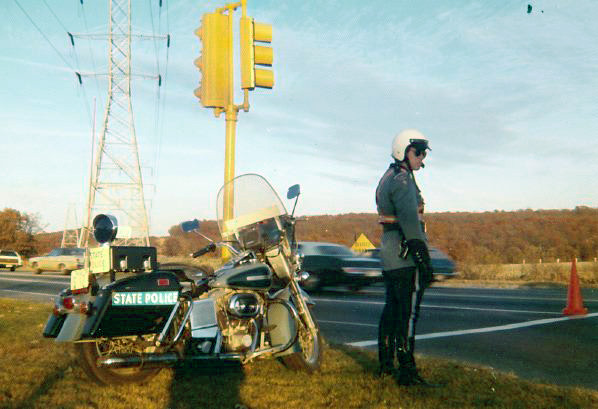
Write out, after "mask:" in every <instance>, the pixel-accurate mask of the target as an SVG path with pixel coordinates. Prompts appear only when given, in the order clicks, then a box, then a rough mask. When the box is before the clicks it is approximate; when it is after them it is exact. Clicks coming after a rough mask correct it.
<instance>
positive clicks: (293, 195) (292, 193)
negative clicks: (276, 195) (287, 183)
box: [287, 185, 301, 199]
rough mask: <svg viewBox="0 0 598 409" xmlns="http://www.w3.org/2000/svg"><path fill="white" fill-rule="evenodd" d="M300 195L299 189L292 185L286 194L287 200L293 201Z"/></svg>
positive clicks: (297, 186)
mask: <svg viewBox="0 0 598 409" xmlns="http://www.w3.org/2000/svg"><path fill="white" fill-rule="evenodd" d="M300 194H301V187H300V186H299V185H293V186H291V187H290V188H289V191H288V192H287V199H294V198H296V197H297V196H299V195H300Z"/></svg>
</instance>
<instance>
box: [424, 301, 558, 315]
mask: <svg viewBox="0 0 598 409" xmlns="http://www.w3.org/2000/svg"><path fill="white" fill-rule="evenodd" d="M421 307H422V308H440V309H447V310H472V311H496V312H511V313H515V314H549V315H562V314H563V313H562V312H554V311H534V310H510V309H507V308H476V307H457V306H454V305H433V304H426V303H422V305H421Z"/></svg>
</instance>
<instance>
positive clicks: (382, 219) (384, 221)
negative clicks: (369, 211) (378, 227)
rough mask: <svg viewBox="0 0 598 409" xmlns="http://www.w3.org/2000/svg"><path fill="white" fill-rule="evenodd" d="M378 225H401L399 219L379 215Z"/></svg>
mask: <svg viewBox="0 0 598 409" xmlns="http://www.w3.org/2000/svg"><path fill="white" fill-rule="evenodd" d="M378 223H380V224H399V219H398V218H396V217H394V216H386V215H384V214H381V215H378Z"/></svg>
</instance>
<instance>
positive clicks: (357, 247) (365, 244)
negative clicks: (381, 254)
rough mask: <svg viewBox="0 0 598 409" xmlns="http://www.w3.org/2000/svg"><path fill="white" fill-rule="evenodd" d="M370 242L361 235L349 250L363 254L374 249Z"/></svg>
mask: <svg viewBox="0 0 598 409" xmlns="http://www.w3.org/2000/svg"><path fill="white" fill-rule="evenodd" d="M375 248H376V247H374V245H373V244H372V242H371V241H370V240H369V239H368V238H367V237H366V236H365V234H363V233H361V234H360V235H359V237H358V238H357V240H355V243H353V245H352V246H351V250H353V251H358V252H363V251H366V250H369V249H375Z"/></svg>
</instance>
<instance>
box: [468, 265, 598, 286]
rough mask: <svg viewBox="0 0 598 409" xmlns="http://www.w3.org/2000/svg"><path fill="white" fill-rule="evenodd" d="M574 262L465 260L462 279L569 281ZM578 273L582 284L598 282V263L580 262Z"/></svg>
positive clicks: (560, 282)
mask: <svg viewBox="0 0 598 409" xmlns="http://www.w3.org/2000/svg"><path fill="white" fill-rule="evenodd" d="M570 274H571V262H568V263H528V264H465V265H462V266H461V269H460V277H459V278H460V279H463V280H470V281H475V280H482V281H492V282H499V283H500V282H516V283H520V284H531V283H551V284H562V285H568V284H569V278H570ZM577 275H578V277H579V283H580V285H582V286H588V287H596V286H598V263H596V262H591V261H584V262H578V263H577Z"/></svg>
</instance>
